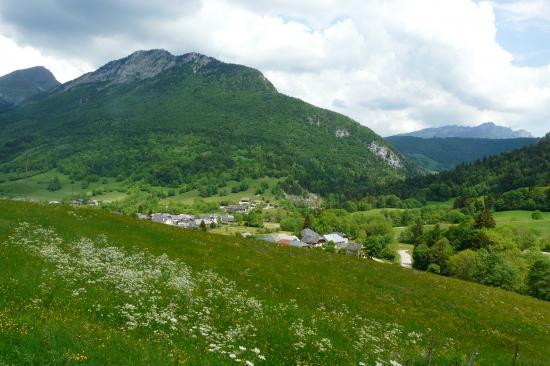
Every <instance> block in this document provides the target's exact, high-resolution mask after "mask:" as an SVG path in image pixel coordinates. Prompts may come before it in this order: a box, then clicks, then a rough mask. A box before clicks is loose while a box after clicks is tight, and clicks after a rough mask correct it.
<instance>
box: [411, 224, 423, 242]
mask: <svg viewBox="0 0 550 366" xmlns="http://www.w3.org/2000/svg"><path fill="white" fill-rule="evenodd" d="M423 233H424V223H423V222H422V219H420V218H417V219H416V222H415V223H414V226H413V227H412V234H413V241H414V242H415V243H418V240H419V239H420V237H421V236H422V234H423Z"/></svg>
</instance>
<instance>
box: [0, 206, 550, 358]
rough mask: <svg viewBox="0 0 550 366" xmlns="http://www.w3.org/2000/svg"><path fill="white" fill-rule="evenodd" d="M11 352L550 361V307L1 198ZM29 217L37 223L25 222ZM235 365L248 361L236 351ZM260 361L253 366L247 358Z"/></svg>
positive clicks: (269, 247) (2, 280)
mask: <svg viewBox="0 0 550 366" xmlns="http://www.w3.org/2000/svg"><path fill="white" fill-rule="evenodd" d="M0 208H1V209H0V238H1V239H0V254H1V255H0V266H1V268H2V271H0V289H1V291H0V330H1V332H0V362H1V363H6V364H22V363H29V364H59V363H77V362H81V363H84V364H87V365H104V364H133V365H142V364H143V365H148V364H157V365H172V364H174V365H175V364H193V365H197V364H199V365H207V364H216V365H223V364H238V363H240V364H247V365H250V364H254V365H263V364H265V365H268V364H270V365H275V364H277V365H283V364H296V363H300V364H309V365H319V364H325V365H327V364H332V365H336V364H337V365H357V364H362V363H365V364H368V365H371V364H374V363H375V361H379V362H381V364H383V365H389V364H390V362H393V363H391V364H392V365H395V364H396V363H395V362H398V363H400V364H402V365H404V364H414V365H420V364H425V363H426V353H427V352H428V350H429V348H430V346H429V345H430V343H431V341H432V339H433V341H434V343H433V344H434V346H433V349H434V352H433V364H435V365H455V364H457V363H459V364H465V363H466V361H467V360H468V358H469V357H470V355H471V354H472V353H473V352H474V351H476V350H477V351H478V354H477V355H476V357H475V363H474V364H475V365H503V364H511V362H512V360H513V358H514V353H515V349H516V341H518V342H519V349H520V353H519V358H518V364H521V365H545V363H546V361H547V360H548V358H550V353H549V351H548V348H547V347H546V343H547V340H548V337H549V336H550V333H549V330H548V326H547V325H548V314H549V313H550V304H549V303H547V302H543V301H539V300H535V299H533V298H529V297H524V296H520V295H517V294H515V293H511V292H506V291H502V290H498V289H494V288H488V287H484V286H481V285H476V284H473V283H469V282H463V281H459V280H455V279H450V278H445V277H441V276H436V275H432V274H429V273H424V272H419V271H411V270H406V269H402V268H400V267H398V266H397V265H391V264H380V263H376V262H374V261H369V260H364V259H358V258H353V257H348V256H342V255H335V254H330V253H325V252H320V251H316V250H303V249H297V248H289V247H279V246H276V245H273V244H269V243H263V242H256V241H254V240H247V239H242V238H241V239H239V238H228V237H222V236H217V235H211V234H206V233H202V232H200V231H186V230H182V229H178V228H174V227H168V226H166V225H159V224H153V223H150V222H145V221H137V220H136V219H133V218H130V217H126V216H120V215H112V214H108V213H105V212H102V211H100V210H91V209H74V208H70V207H65V206H55V207H52V206H49V207H47V206H37V205H32V204H26V203H21V202H9V201H0ZM23 222H26V223H27V224H23ZM235 361H237V362H235ZM246 361H248V363H247V362H246Z"/></svg>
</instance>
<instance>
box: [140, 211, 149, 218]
mask: <svg viewBox="0 0 550 366" xmlns="http://www.w3.org/2000/svg"><path fill="white" fill-rule="evenodd" d="M137 218H138V219H140V220H149V215H145V214H142V213H141V212H138V214H137Z"/></svg>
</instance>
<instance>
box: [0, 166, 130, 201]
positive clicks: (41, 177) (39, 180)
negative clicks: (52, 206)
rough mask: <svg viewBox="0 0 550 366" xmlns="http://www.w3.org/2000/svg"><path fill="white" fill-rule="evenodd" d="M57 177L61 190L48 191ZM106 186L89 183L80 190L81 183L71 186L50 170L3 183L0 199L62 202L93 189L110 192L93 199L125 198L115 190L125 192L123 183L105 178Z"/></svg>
mask: <svg viewBox="0 0 550 366" xmlns="http://www.w3.org/2000/svg"><path fill="white" fill-rule="evenodd" d="M55 176H57V177H58V178H59V180H60V182H61V189H60V190H57V191H53V192H50V191H48V184H49V183H50V181H51V180H52V179H53V178H54V177H55ZM0 178H2V175H0ZM104 179H106V180H107V183H106V184H103V183H101V182H91V183H90V184H89V186H88V187H87V188H82V182H80V181H77V182H75V183H74V184H72V185H71V183H70V178H69V177H68V176H66V175H64V174H61V173H59V172H57V171H55V170H50V171H48V172H45V173H41V174H37V175H33V176H31V177H29V178H26V179H18V180H13V181H5V182H2V183H0V197H9V198H27V199H30V200H35V201H52V200H59V201H61V200H63V199H68V198H71V197H73V196H81V197H86V196H87V195H91V194H92V191H93V190H94V189H106V190H111V191H112V192H107V193H105V194H102V195H98V196H93V198H97V199H101V200H104V201H115V200H120V199H123V198H124V197H126V195H125V194H124V193H121V192H118V191H116V190H121V191H125V190H126V187H125V184H124V183H120V182H116V180H115V179H114V178H110V177H105V178H104ZM90 197H91V196H90Z"/></svg>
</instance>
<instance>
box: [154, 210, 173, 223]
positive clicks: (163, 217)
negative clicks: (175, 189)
mask: <svg viewBox="0 0 550 366" xmlns="http://www.w3.org/2000/svg"><path fill="white" fill-rule="evenodd" d="M151 221H153V222H158V223H161V224H166V225H173V224H174V221H172V215H170V214H167V213H154V214H152V215H151Z"/></svg>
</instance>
